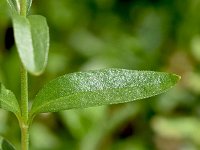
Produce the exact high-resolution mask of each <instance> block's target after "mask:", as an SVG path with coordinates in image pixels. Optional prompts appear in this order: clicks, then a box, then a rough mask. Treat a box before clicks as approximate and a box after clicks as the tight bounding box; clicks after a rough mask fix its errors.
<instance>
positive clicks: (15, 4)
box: [7, 0, 32, 14]
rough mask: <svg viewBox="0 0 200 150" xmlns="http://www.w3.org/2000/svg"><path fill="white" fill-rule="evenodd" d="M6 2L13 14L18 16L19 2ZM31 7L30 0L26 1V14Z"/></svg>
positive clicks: (17, 0) (9, 0) (8, 0)
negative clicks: (15, 13)
mask: <svg viewBox="0 0 200 150" xmlns="http://www.w3.org/2000/svg"><path fill="white" fill-rule="evenodd" d="M7 2H8V4H9V6H10V8H11V10H12V11H13V12H17V13H18V14H19V13H20V1H19V0H7ZM31 5H32V0H27V4H26V7H27V10H26V11H27V13H28V12H29V10H30V8H31Z"/></svg>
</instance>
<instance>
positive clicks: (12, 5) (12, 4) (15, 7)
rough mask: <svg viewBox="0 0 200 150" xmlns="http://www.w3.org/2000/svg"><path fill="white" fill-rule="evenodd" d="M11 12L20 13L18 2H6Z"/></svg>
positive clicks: (8, 0)
mask: <svg viewBox="0 0 200 150" xmlns="http://www.w3.org/2000/svg"><path fill="white" fill-rule="evenodd" d="M7 2H8V4H9V6H10V8H11V10H12V11H13V10H14V11H15V12H18V13H19V11H20V5H19V1H18V0H7Z"/></svg>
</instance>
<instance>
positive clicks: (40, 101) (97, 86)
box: [31, 69, 180, 115]
mask: <svg viewBox="0 0 200 150" xmlns="http://www.w3.org/2000/svg"><path fill="white" fill-rule="evenodd" d="M179 79H180V77H179V76H177V75H174V74H169V73H160V72H152V71H132V70H125V69H102V70H98V71H89V72H78V73H71V74H67V75H64V76H61V77H59V78H57V79H55V80H53V81H51V82H50V83H48V84H47V85H46V86H44V88H43V89H42V90H41V91H39V93H38V94H37V95H36V97H35V101H34V102H33V105H32V109H31V115H35V114H37V113H42V112H56V111H60V110H67V109H72V108H85V107H91V106H100V105H106V104H117V103H124V102H130V101H133V100H137V99H143V98H147V97H150V96H154V95H157V94H160V93H162V92H165V91H166V90H167V89H169V88H171V87H172V86H174V85H175V84H176V83H177V81H178V80H179Z"/></svg>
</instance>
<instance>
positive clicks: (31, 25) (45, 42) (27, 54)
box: [12, 15, 49, 75]
mask: <svg viewBox="0 0 200 150" xmlns="http://www.w3.org/2000/svg"><path fill="white" fill-rule="evenodd" d="M12 19H13V26H14V36H15V42H16V45H17V50H18V53H19V56H20V58H21V61H22V63H23V65H24V66H25V68H26V69H27V70H28V71H29V72H30V73H32V74H34V75H39V74H41V73H42V72H43V71H44V69H45V67H46V64H47V59H48V51H49V29H48V25H47V22H46V19H45V18H44V17H42V16H39V15H32V16H29V17H28V18H26V17H23V16H20V15H14V16H13V18H12Z"/></svg>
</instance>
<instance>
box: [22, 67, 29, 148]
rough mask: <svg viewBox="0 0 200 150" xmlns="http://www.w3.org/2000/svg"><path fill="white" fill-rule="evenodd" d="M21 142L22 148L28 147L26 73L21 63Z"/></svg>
mask: <svg viewBox="0 0 200 150" xmlns="http://www.w3.org/2000/svg"><path fill="white" fill-rule="evenodd" d="M21 112H22V114H21V115H22V120H21V123H20V124H21V144H22V150H28V147H29V124H28V119H29V118H28V112H29V111H28V74H27V71H26V69H25V68H24V66H23V64H21Z"/></svg>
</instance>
